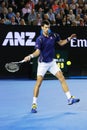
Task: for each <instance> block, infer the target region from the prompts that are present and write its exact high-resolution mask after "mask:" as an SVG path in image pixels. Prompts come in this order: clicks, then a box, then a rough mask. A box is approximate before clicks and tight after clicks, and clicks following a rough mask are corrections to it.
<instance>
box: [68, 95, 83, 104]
mask: <svg viewBox="0 0 87 130" xmlns="http://www.w3.org/2000/svg"><path fill="white" fill-rule="evenodd" d="M79 101H80V99H78V98H75V97H74V96H71V98H70V99H68V105H72V104H74V103H77V102H79Z"/></svg>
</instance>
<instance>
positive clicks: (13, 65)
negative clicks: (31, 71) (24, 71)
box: [5, 63, 19, 72]
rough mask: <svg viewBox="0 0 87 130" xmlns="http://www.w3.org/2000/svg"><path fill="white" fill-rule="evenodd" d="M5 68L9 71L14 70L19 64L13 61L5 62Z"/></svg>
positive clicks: (17, 68) (16, 69)
mask: <svg viewBox="0 0 87 130" xmlns="http://www.w3.org/2000/svg"><path fill="white" fill-rule="evenodd" d="M5 68H6V69H7V70H8V71H9V72H16V71H18V70H19V65H18V64H15V63H7V64H6V65H5Z"/></svg>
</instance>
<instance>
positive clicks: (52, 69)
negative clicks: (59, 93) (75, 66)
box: [49, 62, 80, 105]
mask: <svg viewBox="0 0 87 130" xmlns="http://www.w3.org/2000/svg"><path fill="white" fill-rule="evenodd" d="M49 71H50V72H51V73H52V74H53V75H55V76H56V77H57V79H59V81H60V83H61V86H62V89H63V91H64V93H65V94H66V96H67V99H68V104H69V105H71V104H73V103H76V102H79V101H80V99H75V98H74V97H73V96H72V95H71V93H70V91H69V88H68V85H67V83H66V80H65V77H64V76H63V73H62V71H61V70H60V68H59V67H58V66H57V64H56V63H55V62H53V63H52V65H51V67H50V70H49Z"/></svg>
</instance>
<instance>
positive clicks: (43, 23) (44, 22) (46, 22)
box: [41, 20, 50, 26]
mask: <svg viewBox="0 0 87 130" xmlns="http://www.w3.org/2000/svg"><path fill="white" fill-rule="evenodd" d="M45 24H46V25H50V22H49V21H48V20H44V21H42V23H41V26H44V25H45Z"/></svg>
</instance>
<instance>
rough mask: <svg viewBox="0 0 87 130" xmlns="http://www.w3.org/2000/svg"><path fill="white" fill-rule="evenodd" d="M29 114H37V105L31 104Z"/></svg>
mask: <svg viewBox="0 0 87 130" xmlns="http://www.w3.org/2000/svg"><path fill="white" fill-rule="evenodd" d="M31 113H37V104H35V103H34V104H32V108H31Z"/></svg>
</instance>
